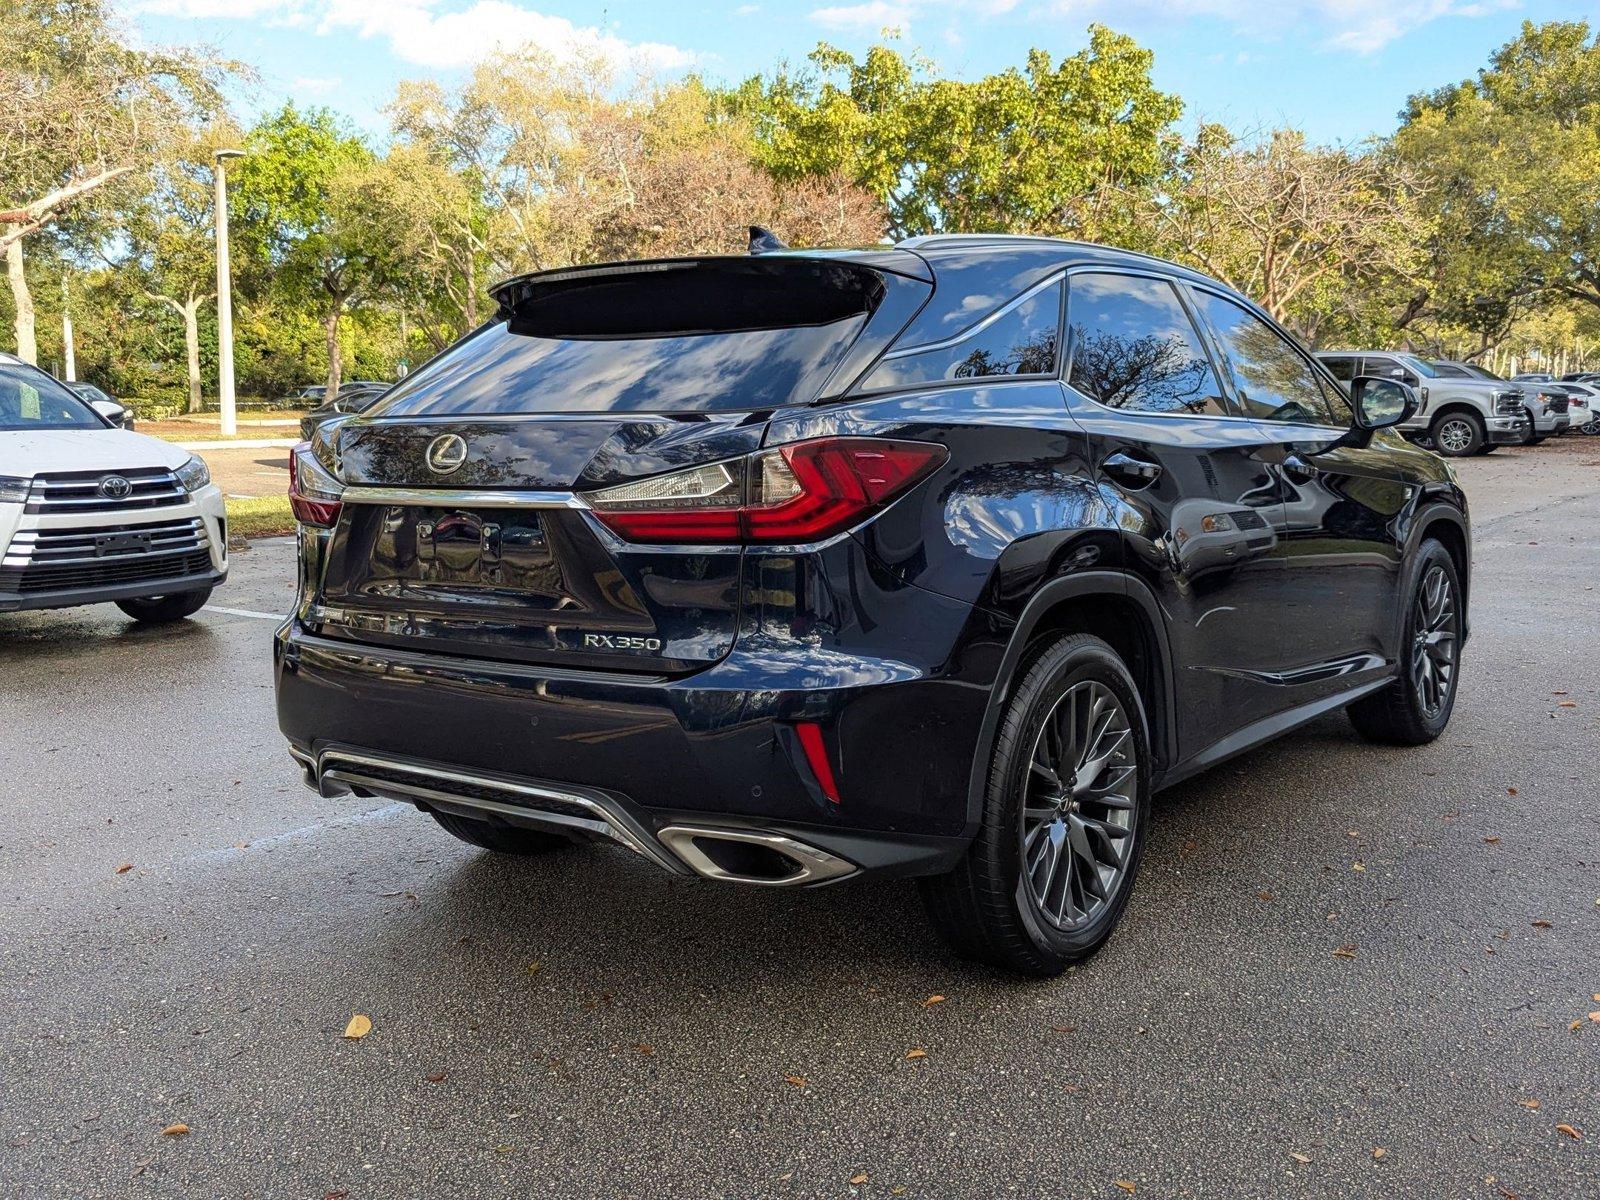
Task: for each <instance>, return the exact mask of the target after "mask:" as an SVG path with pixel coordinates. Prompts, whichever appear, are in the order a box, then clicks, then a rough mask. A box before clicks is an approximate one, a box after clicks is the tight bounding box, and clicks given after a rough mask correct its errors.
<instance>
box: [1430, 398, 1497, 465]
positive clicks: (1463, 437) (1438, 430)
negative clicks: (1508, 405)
mask: <svg viewBox="0 0 1600 1200" xmlns="http://www.w3.org/2000/svg"><path fill="white" fill-rule="evenodd" d="M1441 434H1442V435H1443V436H1441ZM1428 437H1429V438H1430V439H1432V441H1433V448H1434V450H1435V451H1436V452H1437V453H1439V454H1442V455H1444V456H1445V457H1446V458H1468V457H1470V456H1471V455H1474V454H1479V453H1481V452H1482V451H1483V446H1484V441H1485V437H1484V432H1483V419H1482V418H1481V417H1479V416H1478V414H1477V413H1472V412H1465V411H1463V410H1461V409H1456V410H1454V411H1452V412H1446V413H1440V414H1439V416H1438V417H1436V418H1435V419H1434V422H1433V424H1432V426H1430V427H1429V429H1428Z"/></svg>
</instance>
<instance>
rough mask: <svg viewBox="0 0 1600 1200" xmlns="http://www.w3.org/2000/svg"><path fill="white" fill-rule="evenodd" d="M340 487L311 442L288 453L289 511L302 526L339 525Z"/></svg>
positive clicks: (327, 527) (342, 493)
mask: <svg viewBox="0 0 1600 1200" xmlns="http://www.w3.org/2000/svg"><path fill="white" fill-rule="evenodd" d="M343 495H344V485H343V484H342V483H340V482H339V481H338V480H337V479H335V478H334V477H333V476H332V475H331V474H330V473H329V472H328V471H327V470H326V469H324V468H323V466H322V464H321V463H319V462H318V461H317V456H316V455H315V454H313V453H311V443H310V442H301V443H300V444H299V445H298V446H296V447H295V448H294V449H293V450H291V451H289V508H290V509H291V510H293V512H294V519H295V520H296V521H299V522H300V524H302V525H314V526H316V527H317V528H319V529H331V528H333V526H335V525H337V524H338V523H339V509H340V508H341V507H342V504H341V497H342V496H343Z"/></svg>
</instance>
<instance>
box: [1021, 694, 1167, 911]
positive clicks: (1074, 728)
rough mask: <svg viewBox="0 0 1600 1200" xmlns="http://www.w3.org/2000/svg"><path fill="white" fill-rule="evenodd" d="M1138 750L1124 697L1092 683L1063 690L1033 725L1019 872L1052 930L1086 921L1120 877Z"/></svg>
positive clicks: (1128, 843)
mask: <svg viewBox="0 0 1600 1200" xmlns="http://www.w3.org/2000/svg"><path fill="white" fill-rule="evenodd" d="M1136 753H1137V747H1136V743H1135V739H1134V735H1133V727H1132V724H1131V723H1130V722H1129V720H1128V714H1127V712H1126V711H1124V709H1123V706H1122V702H1121V701H1120V700H1119V699H1117V697H1116V695H1115V694H1114V693H1113V692H1112V691H1111V689H1110V688H1108V687H1106V686H1105V685H1104V684H1103V683H1099V682H1097V681H1095V680H1085V681H1083V682H1081V683H1077V684H1074V685H1073V686H1072V687H1071V688H1069V689H1068V690H1067V692H1066V693H1065V694H1064V695H1062V696H1061V698H1060V699H1058V700H1057V701H1056V703H1055V705H1054V707H1052V708H1051V710H1050V712H1049V714H1048V715H1047V716H1046V717H1045V720H1044V724H1043V725H1042V726H1041V727H1040V730H1039V735H1038V738H1037V740H1036V741H1035V743H1034V747H1033V755H1032V757H1031V758H1030V759H1029V770H1028V780H1027V784H1026V794H1025V795H1024V798H1023V808H1022V870H1023V876H1024V881H1025V883H1026V885H1027V887H1028V891H1029V893H1030V894H1031V895H1032V897H1033V900H1034V902H1035V903H1036V904H1037V905H1038V908H1039V911H1040V913H1042V914H1043V915H1044V917H1045V919H1046V920H1048V921H1050V922H1051V923H1052V924H1054V925H1056V926H1057V927H1058V928H1063V929H1068V928H1073V927H1075V926H1080V925H1083V924H1085V923H1087V922H1089V921H1091V920H1093V919H1094V917H1095V916H1097V915H1098V914H1099V913H1100V912H1101V910H1102V909H1104V907H1105V906H1106V905H1107V904H1109V903H1110V902H1111V900H1112V898H1113V897H1115V895H1116V894H1117V891H1118V889H1119V888H1121V886H1122V884H1123V882H1124V880H1125V879H1126V877H1127V867H1128V861H1129V858H1130V857H1131V852H1132V848H1133V840H1132V839H1133V832H1134V830H1133V822H1134V814H1135V811H1136V810H1135V800H1136V798H1137V788H1138V786H1139V775H1138V761H1137V758H1136Z"/></svg>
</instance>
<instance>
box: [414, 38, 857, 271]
mask: <svg viewBox="0 0 1600 1200" xmlns="http://www.w3.org/2000/svg"><path fill="white" fill-rule="evenodd" d="M391 117H392V120H393V122H394V127H395V133H396V136H397V138H398V139H399V141H400V146H399V147H397V150H396V152H395V154H398V153H399V152H400V150H402V149H409V150H411V151H412V152H414V153H416V154H418V155H421V156H423V157H424V158H425V159H426V161H427V162H429V163H432V164H438V165H439V166H442V167H446V168H448V169H450V170H452V171H454V172H455V173H456V174H457V175H458V177H459V178H460V179H461V180H462V181H463V183H464V185H465V186H468V187H476V188H477V189H478V194H479V195H480V196H481V200H482V221H481V228H482V233H481V246H482V249H483V253H484V255H485V256H486V258H487V261H488V264H489V266H490V268H491V269H492V270H494V271H495V272H497V273H499V274H501V275H511V274H516V273H518V272H521V271H527V270H534V269H542V268H548V267H558V266H566V265H570V264H573V263H584V262H594V261H598V260H602V259H614V258H629V257H652V256H656V257H659V256H665V255H677V254H703V253H717V252H721V253H728V252H734V251H739V250H742V249H743V248H744V246H745V244H746V236H747V235H746V229H747V227H748V226H749V225H750V224H752V223H756V224H771V225H772V226H773V227H774V228H776V229H778V230H779V232H781V233H783V234H785V235H786V236H787V237H788V238H790V239H792V240H793V242H794V243H795V244H797V245H801V244H815V243H818V242H835V243H837V242H841V241H842V242H862V241H868V242H870V241H874V240H876V239H877V238H878V237H879V236H880V235H881V233H882V231H883V213H882V208H881V205H879V204H878V203H877V201H876V200H874V199H873V197H872V196H871V195H870V194H869V193H868V192H866V191H865V190H864V189H862V188H860V187H857V186H856V185H854V184H853V183H851V182H850V181H848V180H846V179H843V178H839V177H837V176H833V177H818V178H810V177H807V178H800V179H795V180H792V181H780V180H775V179H774V178H773V177H772V176H771V175H770V174H769V173H768V172H766V171H764V170H763V169H762V168H761V167H760V166H759V165H758V164H757V162H756V161H755V159H756V156H757V154H758V153H759V148H758V146H757V145H756V143H755V140H754V135H753V131H752V128H751V124H750V122H749V121H748V120H747V119H744V118H742V117H739V116H736V115H731V114H729V113H728V112H727V111H725V109H724V107H723V105H722V104H721V102H720V100H719V98H718V97H717V96H716V95H715V94H714V93H713V92H711V91H710V90H709V89H708V88H706V87H705V86H704V85H703V84H702V83H701V82H700V81H698V80H694V79H691V80H688V81H686V82H683V83H672V84H650V83H648V82H646V81H636V82H635V84H634V86H633V87H632V88H631V89H627V90H619V89H618V88H617V87H616V85H615V80H614V79H613V78H612V76H611V75H610V73H609V70H608V69H607V68H606V67H605V66H604V65H603V64H600V63H597V62H584V61H579V62H576V63H557V62H555V61H554V60H552V59H550V58H549V57H548V56H546V55H544V54H542V53H541V52H539V51H538V50H536V49H534V48H524V49H522V50H519V51H515V52H512V53H508V54H503V55H499V56H497V57H494V58H491V59H489V60H487V61H486V62H484V63H483V64H481V65H480V66H479V67H478V68H477V70H475V71H474V72H473V74H472V76H471V78H470V79H468V80H467V82H466V83H465V84H463V85H462V87H461V88H460V89H459V90H458V91H457V92H455V93H453V94H449V93H446V92H445V91H444V90H443V89H442V88H440V87H439V85H437V84H436V83H432V82H427V83H410V84H402V85H401V89H400V94H399V96H398V98H397V99H396V102H395V104H394V105H393V106H392V108H391ZM391 157H395V155H394V154H392V155H391ZM397 161H399V160H397ZM451 207H452V210H453V211H454V210H455V209H456V206H455V205H452V206H451ZM439 217H442V218H443V219H442V220H441V219H438V218H439ZM424 223H425V224H426V226H427V228H426V229H425V230H419V231H418V232H419V233H420V234H421V235H422V236H421V237H420V238H419V240H420V241H422V242H429V241H432V242H434V243H436V245H437V246H438V251H437V254H438V255H440V256H443V257H445V258H448V259H450V260H451V261H452V262H453V263H454V264H455V266H454V267H453V268H452V269H453V270H455V271H457V272H459V271H462V270H464V269H465V268H466V267H467V266H468V265H469V263H470V262H471V261H472V259H471V256H470V255H469V254H468V253H467V249H468V247H469V246H474V245H477V244H479V240H480V234H479V233H478V232H477V230H478V228H479V226H478V225H477V224H474V223H472V222H466V223H464V222H462V221H461V220H459V219H458V218H455V217H453V216H446V215H445V214H439V215H438V217H435V218H425V219H424Z"/></svg>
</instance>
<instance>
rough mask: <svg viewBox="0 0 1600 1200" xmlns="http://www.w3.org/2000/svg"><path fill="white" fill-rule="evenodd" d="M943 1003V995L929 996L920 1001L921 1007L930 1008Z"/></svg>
mask: <svg viewBox="0 0 1600 1200" xmlns="http://www.w3.org/2000/svg"><path fill="white" fill-rule="evenodd" d="M943 1003H944V997H943V996H929V997H928V998H927V999H926V1000H924V1001H923V1002H922V1007H923V1008H932V1007H933V1006H934V1005H935V1004H943Z"/></svg>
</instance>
